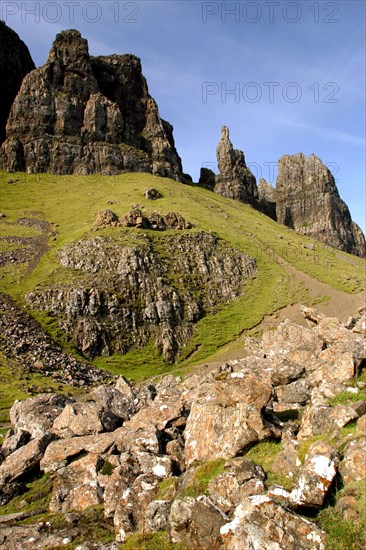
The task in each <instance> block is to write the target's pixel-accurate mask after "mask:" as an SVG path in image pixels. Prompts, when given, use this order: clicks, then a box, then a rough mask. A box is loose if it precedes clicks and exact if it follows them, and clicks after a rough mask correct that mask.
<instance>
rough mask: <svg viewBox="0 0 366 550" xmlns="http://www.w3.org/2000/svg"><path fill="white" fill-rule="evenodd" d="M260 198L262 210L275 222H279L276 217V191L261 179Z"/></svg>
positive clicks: (259, 186)
mask: <svg viewBox="0 0 366 550" xmlns="http://www.w3.org/2000/svg"><path fill="white" fill-rule="evenodd" d="M258 198H259V203H260V205H261V210H262V212H264V214H267V216H269V217H270V218H272V219H273V220H277V215H276V200H277V198H276V189H275V188H274V187H273V186H272V185H271V184H270V183H268V182H267V181H266V180H265V179H263V178H261V179H260V180H259V184H258Z"/></svg>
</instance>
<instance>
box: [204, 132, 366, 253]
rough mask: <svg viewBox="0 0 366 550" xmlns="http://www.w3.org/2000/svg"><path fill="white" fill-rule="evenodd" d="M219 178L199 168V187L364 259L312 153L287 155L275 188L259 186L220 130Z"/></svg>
mask: <svg viewBox="0 0 366 550" xmlns="http://www.w3.org/2000/svg"><path fill="white" fill-rule="evenodd" d="M216 156H217V163H218V167H219V171H220V172H219V175H217V176H216V177H215V185H214V186H213V184H212V182H213V173H210V171H208V170H206V169H203V170H202V171H201V177H200V185H202V186H204V187H207V188H213V190H214V191H215V193H218V194H220V195H223V196H224V197H227V198H230V199H235V200H238V201H241V202H244V203H247V204H250V205H251V206H253V207H254V208H256V209H257V210H260V211H261V212H263V213H264V214H266V215H267V216H269V217H271V218H272V219H274V220H276V221H278V222H279V223H281V224H283V225H286V226H288V227H291V229H294V230H295V231H297V232H298V233H301V234H303V235H307V236H309V237H312V238H313V239H316V240H318V241H321V242H324V243H326V244H328V245H329V246H332V247H334V248H338V249H339V250H343V251H345V252H349V253H350V254H355V255H357V256H361V257H365V256H366V241H365V237H364V235H363V233H362V230H361V229H360V228H359V227H358V225H357V224H356V223H355V222H353V221H352V219H351V215H350V212H349V210H348V207H347V205H346V204H345V203H344V202H343V201H342V199H341V198H340V196H339V193H338V189H337V186H336V184H335V181H334V178H333V176H332V174H331V172H330V171H329V169H328V168H327V167H326V166H325V165H324V164H323V163H322V161H321V160H320V159H319V158H318V157H316V156H315V155H310V157H308V158H307V157H306V156H305V155H303V154H302V153H299V154H297V155H292V156H291V155H285V156H283V157H281V158H280V160H279V163H278V177H277V182H276V188H274V187H272V185H270V184H269V183H268V182H266V181H265V180H264V179H261V180H260V182H259V185H258V187H257V183H256V180H255V177H254V176H253V174H252V173H251V171H250V170H249V169H248V167H247V166H246V163H245V158H244V153H243V152H242V151H239V150H237V149H234V148H233V145H232V143H231V141H230V138H229V130H228V128H227V127H226V126H223V128H222V133H221V139H220V142H219V144H218V146H217V150H216Z"/></svg>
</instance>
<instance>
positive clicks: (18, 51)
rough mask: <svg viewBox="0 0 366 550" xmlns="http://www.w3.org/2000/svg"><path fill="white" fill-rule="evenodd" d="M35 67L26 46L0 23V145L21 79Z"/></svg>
mask: <svg viewBox="0 0 366 550" xmlns="http://www.w3.org/2000/svg"><path fill="white" fill-rule="evenodd" d="M33 69H35V65H34V63H33V59H32V57H31V55H30V53H29V50H28V48H27V46H26V45H25V44H24V42H23V41H22V40H21V39H20V38H19V36H18V35H17V33H16V32H14V31H13V30H12V29H9V27H7V26H6V24H5V23H4V21H0V82H1V86H0V105H1V110H0V145H1V143H2V142H3V141H4V140H5V136H6V131H5V127H6V121H7V119H8V116H9V112H10V108H11V106H12V104H13V101H14V99H15V97H16V95H17V93H18V92H19V89H20V86H21V83H22V80H23V78H24V77H25V76H26V75H27V74H28V73H29V72H30V71H32V70H33Z"/></svg>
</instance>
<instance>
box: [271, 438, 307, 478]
mask: <svg viewBox="0 0 366 550" xmlns="http://www.w3.org/2000/svg"><path fill="white" fill-rule="evenodd" d="M281 443H282V451H280V452H279V453H277V454H276V456H275V458H274V460H273V465H272V469H273V471H274V472H276V474H280V475H283V476H287V477H290V478H294V477H296V476H297V475H298V473H299V471H300V466H301V462H300V461H299V459H298V456H297V455H298V451H299V443H298V441H297V440H296V438H295V435H294V433H293V430H286V431H284V432H283V433H282V439H281Z"/></svg>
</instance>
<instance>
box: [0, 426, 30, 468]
mask: <svg viewBox="0 0 366 550" xmlns="http://www.w3.org/2000/svg"><path fill="white" fill-rule="evenodd" d="M30 438H31V434H30V433H29V432H25V431H24V430H18V431H17V432H16V433H14V431H13V430H9V431H8V432H7V433H6V435H5V438H4V441H3V444H2V446H1V451H0V457H1V459H2V460H4V459H5V458H7V457H8V456H9V455H11V453H13V452H14V451H16V450H17V449H19V448H20V447H22V446H23V445H26V444H27V443H28V441H29V440H30ZM0 461H1V460H0Z"/></svg>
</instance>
